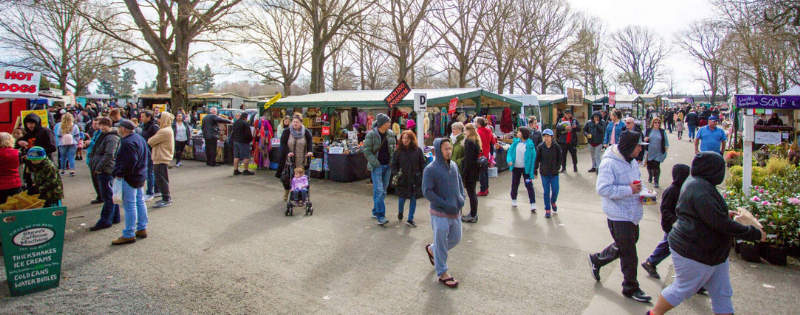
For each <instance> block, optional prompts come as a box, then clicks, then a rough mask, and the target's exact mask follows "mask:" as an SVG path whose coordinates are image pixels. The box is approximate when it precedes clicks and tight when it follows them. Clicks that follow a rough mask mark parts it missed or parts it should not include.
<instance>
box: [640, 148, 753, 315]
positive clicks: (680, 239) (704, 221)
mask: <svg viewBox="0 0 800 315" xmlns="http://www.w3.org/2000/svg"><path fill="white" fill-rule="evenodd" d="M691 173H692V176H691V177H689V179H687V180H686V183H684V184H683V186H682V188H681V194H680V197H679V198H678V206H677V214H678V221H677V222H676V223H675V225H674V227H673V228H672V231H671V232H670V233H669V247H670V249H671V250H672V262H673V264H674V266H675V282H673V283H672V284H671V285H670V286H669V287H667V288H666V289H664V290H663V291H661V296H659V297H658V301H657V302H656V305H655V308H653V310H651V311H650V314H653V315H661V314H664V313H666V312H667V311H669V310H671V309H672V308H674V307H675V306H677V305H679V304H680V303H681V302H683V301H684V300H686V299H688V298H690V297H692V296H693V295H694V294H695V293H696V292H697V290H699V289H700V288H701V287H705V288H706V289H707V290H708V295H709V296H710V297H711V310H712V311H713V312H714V313H715V314H733V312H734V310H733V303H731V296H732V292H733V288H732V287H731V280H730V274H729V266H728V255H730V251H731V245H732V244H733V238H734V237H735V238H740V239H743V240H747V241H757V240H761V241H765V240H766V238H767V235H766V234H765V233H764V231H762V230H760V229H758V228H757V227H755V226H752V225H742V224H740V223H738V222H736V221H734V220H733V219H732V217H733V216H734V215H735V214H736V212H732V211H728V206H727V204H726V203H725V199H723V198H722V195H720V193H719V191H718V190H717V185H719V184H721V183H722V180H723V179H724V178H725V160H724V159H723V158H722V155H720V154H719V153H716V152H700V154H698V155H697V156H695V158H694V161H692V171H691Z"/></svg>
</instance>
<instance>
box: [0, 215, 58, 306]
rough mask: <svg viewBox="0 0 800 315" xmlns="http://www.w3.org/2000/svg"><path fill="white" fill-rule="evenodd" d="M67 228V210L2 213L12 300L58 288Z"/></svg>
mask: <svg viewBox="0 0 800 315" xmlns="http://www.w3.org/2000/svg"><path fill="white" fill-rule="evenodd" d="M66 224H67V208H66V207H53V208H43V209H32V210H17V211H9V212H5V213H0V238H2V242H3V260H4V261H5V269H6V277H7V279H8V288H9V291H10V292H11V296H21V295H25V294H28V293H33V292H38V291H44V290H47V289H50V288H55V287H57V286H58V283H59V281H60V279H61V256H62V251H63V249H64V229H65V227H66Z"/></svg>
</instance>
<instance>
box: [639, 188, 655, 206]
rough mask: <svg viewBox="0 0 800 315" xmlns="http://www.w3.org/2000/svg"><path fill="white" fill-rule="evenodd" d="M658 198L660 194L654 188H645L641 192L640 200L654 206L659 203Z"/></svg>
mask: <svg viewBox="0 0 800 315" xmlns="http://www.w3.org/2000/svg"><path fill="white" fill-rule="evenodd" d="M657 199H658V194H657V193H656V192H655V191H653V190H649V189H647V188H644V189H642V191H640V192H639V201H641V202H642V204H644V205H649V206H652V205H655V204H658V200H657Z"/></svg>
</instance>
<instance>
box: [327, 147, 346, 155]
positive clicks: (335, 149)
mask: <svg viewBox="0 0 800 315" xmlns="http://www.w3.org/2000/svg"><path fill="white" fill-rule="evenodd" d="M342 153H344V148H343V147H332V148H330V149H329V150H328V154H342Z"/></svg>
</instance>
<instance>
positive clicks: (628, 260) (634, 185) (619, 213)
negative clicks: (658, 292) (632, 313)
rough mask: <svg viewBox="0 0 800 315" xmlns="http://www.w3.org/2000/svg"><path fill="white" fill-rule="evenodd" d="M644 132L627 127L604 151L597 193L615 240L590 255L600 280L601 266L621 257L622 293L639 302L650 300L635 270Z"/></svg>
mask: <svg viewBox="0 0 800 315" xmlns="http://www.w3.org/2000/svg"><path fill="white" fill-rule="evenodd" d="M641 137H642V135H641V134H640V133H638V132H636V131H624V132H623V133H622V135H620V139H619V144H617V145H612V146H611V147H609V149H608V150H606V152H605V154H604V155H603V161H602V162H600V169H599V170H598V171H597V185H596V187H597V194H598V195H600V197H601V205H602V207H603V212H605V213H606V216H607V221H608V229H609V230H611V237H612V238H613V239H614V242H613V243H611V245H609V246H608V247H606V248H605V249H604V250H603V251H601V252H599V253H595V254H591V255H589V265H590V266H591V268H592V277H594V279H595V280H596V281H598V282H599V281H600V268H601V267H603V266H605V265H608V264H609V263H611V262H613V261H614V260H616V259H617V258H619V259H620V266H621V267H622V274H623V275H624V280H623V282H622V295H624V296H625V297H628V298H631V299H634V300H636V301H639V302H648V301H650V299H651V297H650V296H649V295H647V294H645V293H644V291H642V290H641V289H640V288H639V282H638V281H637V280H636V271H637V267H638V264H639V258H638V257H637V256H636V242H637V241H639V221H641V220H642V215H643V214H644V208H643V207H642V203H641V201H639V192H640V191H641V190H642V182H641V173H640V172H639V165H638V164H637V163H636V160H635V158H636V156H638V155H639V152H640V151H641V150H642V145H647V143H644V142H640V139H641Z"/></svg>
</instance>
